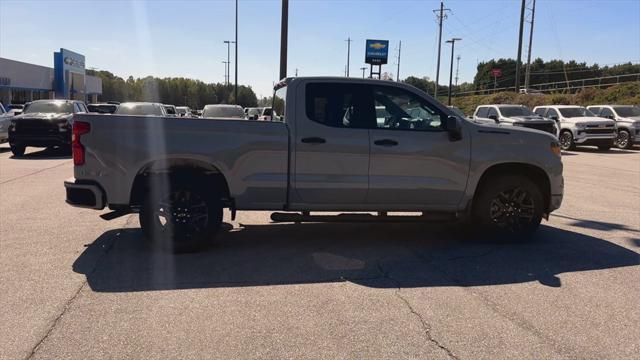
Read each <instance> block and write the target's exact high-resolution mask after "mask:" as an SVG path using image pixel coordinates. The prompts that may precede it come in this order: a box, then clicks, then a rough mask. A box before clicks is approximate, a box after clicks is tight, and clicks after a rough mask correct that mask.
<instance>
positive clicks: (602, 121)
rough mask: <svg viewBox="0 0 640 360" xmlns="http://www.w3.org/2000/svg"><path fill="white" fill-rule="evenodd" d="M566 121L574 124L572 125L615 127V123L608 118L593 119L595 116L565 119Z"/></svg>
mask: <svg viewBox="0 0 640 360" xmlns="http://www.w3.org/2000/svg"><path fill="white" fill-rule="evenodd" d="M564 121H568V122H572V123H576V124H577V123H580V124H585V125H602V124H608V125H615V123H616V122H615V121H613V120H611V119H607V118H601V117H593V116H581V117H573V118H564Z"/></svg>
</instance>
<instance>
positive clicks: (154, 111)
mask: <svg viewBox="0 0 640 360" xmlns="http://www.w3.org/2000/svg"><path fill="white" fill-rule="evenodd" d="M114 114H117V115H156V116H162V115H163V114H162V110H161V109H160V107H159V106H154V105H153V104H122V105H120V106H119V107H118V110H116V112H115V113H114Z"/></svg>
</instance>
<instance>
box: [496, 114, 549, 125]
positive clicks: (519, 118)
mask: <svg viewBox="0 0 640 360" xmlns="http://www.w3.org/2000/svg"><path fill="white" fill-rule="evenodd" d="M505 119H507V120H513V122H524V121H526V122H535V123H540V124H545V123H548V122H553V120H547V119H545V118H543V117H542V116H538V115H529V116H512V117H508V118H505Z"/></svg>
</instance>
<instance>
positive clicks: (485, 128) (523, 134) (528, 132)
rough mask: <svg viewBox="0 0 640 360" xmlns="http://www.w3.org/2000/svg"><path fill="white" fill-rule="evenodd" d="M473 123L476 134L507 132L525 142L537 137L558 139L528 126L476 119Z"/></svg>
mask: <svg viewBox="0 0 640 360" xmlns="http://www.w3.org/2000/svg"><path fill="white" fill-rule="evenodd" d="M544 122H545V123H548V122H553V120H545V121H544ZM473 125H474V127H475V130H477V132H478V134H476V136H478V135H480V136H482V135H483V134H496V133H497V134H505V133H507V134H509V135H512V136H513V137H515V138H519V139H522V140H523V141H524V142H526V141H527V139H533V138H537V139H544V138H547V139H549V140H552V141H556V140H557V139H556V137H555V136H554V135H552V134H550V133H547V132H543V131H540V130H536V129H532V128H526V127H520V126H505V125H500V124H485V123H478V122H475V121H474V122H473Z"/></svg>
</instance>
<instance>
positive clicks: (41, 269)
mask: <svg viewBox="0 0 640 360" xmlns="http://www.w3.org/2000/svg"><path fill="white" fill-rule="evenodd" d="M8 150H9V149H8V146H7V145H6V144H5V145H2V146H0V225H1V226H0V239H1V240H0V241H1V242H0V255H1V259H0V260H1V261H0V296H1V297H2V307H1V309H2V311H0V324H2V325H1V326H2V336H0V349H1V350H0V357H1V358H3V359H20V358H72V359H87V358H90V359H91V358H203V357H206V358H292V359H299V358H367V359H368V358H428V359H440V358H457V359H477V358H487V359H499V358H536V359H540V358H545V359H551V358H597V359H605V358H609V359H623V358H626V359H632V358H635V359H637V358H638V354H640V309H639V307H638V299H639V298H640V266H639V265H640V255H639V252H640V148H638V147H636V148H635V149H634V150H633V151H622V150H611V151H609V152H605V153H600V152H597V151H595V149H584V150H580V151H575V152H569V153H565V154H564V157H563V161H564V164H565V184H566V188H565V198H564V202H563V205H562V207H561V208H560V210H558V211H557V212H556V213H554V215H553V216H552V217H551V218H550V221H549V222H544V223H543V226H542V227H541V229H540V231H539V233H538V234H537V237H536V239H535V241H533V242H530V243H525V244H517V245H504V244H502V245H500V244H487V243H478V242H474V241H473V236H472V235H470V234H469V233H468V232H467V231H461V230H460V229H459V227H458V226H452V225H424V224H303V225H293V224H270V222H269V220H268V219H269V213H267V212H245V213H239V216H238V218H237V220H236V221H234V222H231V221H230V220H229V219H228V218H227V222H228V225H227V226H226V229H225V231H224V232H223V234H222V235H221V236H220V238H219V241H218V243H217V244H216V245H215V246H213V247H211V248H210V249H208V250H207V251H204V252H200V253H194V254H182V255H170V254H167V253H163V252H159V251H153V250H151V249H149V248H148V247H147V246H146V245H145V244H144V243H143V242H142V241H141V232H140V230H139V224H138V219H137V216H136V215H132V216H127V217H122V218H119V219H116V220H113V221H110V222H107V221H103V220H101V219H100V218H99V217H98V213H97V212H94V211H90V210H82V209H78V208H73V207H71V206H68V205H66V204H65V202H64V196H65V195H64V188H63V186H62V181H63V180H64V179H65V178H68V177H70V176H72V161H71V160H70V158H68V157H66V156H64V155H62V154H56V153H55V152H53V153H52V152H47V151H44V150H40V149H31V151H30V153H28V155H27V156H26V157H25V158H23V159H13V158H12V157H11V153H10V152H9V151H8ZM28 151H29V150H28Z"/></svg>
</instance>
